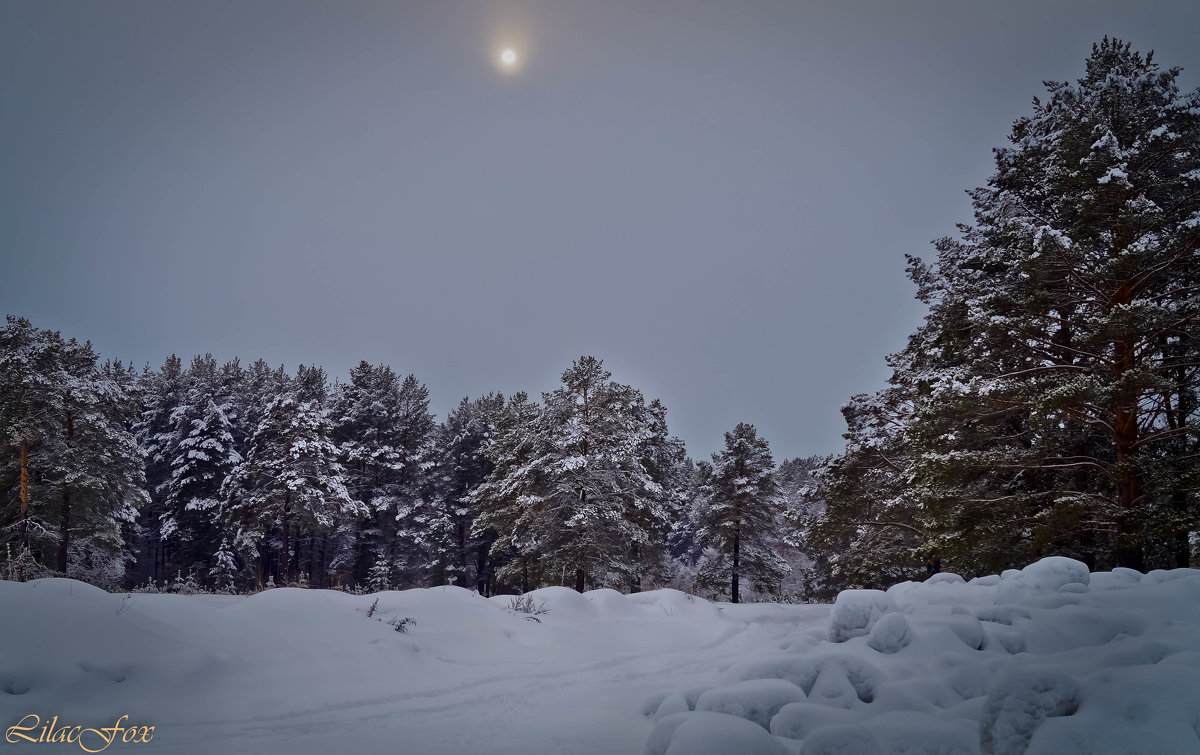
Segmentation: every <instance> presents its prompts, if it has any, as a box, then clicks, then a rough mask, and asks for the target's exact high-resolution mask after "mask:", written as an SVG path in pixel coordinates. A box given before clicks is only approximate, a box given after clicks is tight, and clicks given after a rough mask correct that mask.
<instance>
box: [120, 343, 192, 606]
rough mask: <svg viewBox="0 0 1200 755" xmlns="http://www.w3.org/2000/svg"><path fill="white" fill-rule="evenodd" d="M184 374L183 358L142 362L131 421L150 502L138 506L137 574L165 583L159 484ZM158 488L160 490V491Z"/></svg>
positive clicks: (166, 470) (165, 472)
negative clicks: (137, 405) (153, 364)
mask: <svg viewBox="0 0 1200 755" xmlns="http://www.w3.org/2000/svg"><path fill="white" fill-rule="evenodd" d="M186 380H187V376H186V374H185V372H184V369H183V360H181V359H180V358H179V357H178V356H176V355H174V354H172V355H171V356H169V357H167V359H166V360H165V361H164V362H163V365H162V367H161V368H159V369H157V370H152V369H150V367H149V365H147V366H146V368H145V370H144V371H143V373H142V375H141V378H140V379H139V381H138V391H139V393H140V394H141V397H142V406H141V416H140V417H139V418H138V419H137V421H136V422H135V423H134V426H133V431H134V436H135V437H136V438H137V443H138V449H139V451H140V453H141V454H142V457H143V459H144V460H145V469H146V484H147V490H148V491H149V494H150V503H149V504H148V505H146V506H145V507H143V508H142V510H141V512H140V514H139V516H138V522H137V530H138V533H139V537H138V541H137V560H138V563H139V564H140V566H141V569H140V572H139V577H140V576H143V575H144V576H146V577H147V578H149V579H153V580H154V581H156V582H163V583H165V582H166V581H167V580H168V579H170V578H171V574H170V571H169V570H168V569H169V567H168V562H169V561H170V560H171V559H170V555H171V554H170V553H169V552H168V549H167V548H165V547H164V544H163V541H162V531H161V526H162V521H161V520H162V517H163V515H164V514H165V513H166V503H165V498H166V491H165V490H164V489H163V488H162V485H164V484H165V483H166V481H167V479H168V478H169V477H170V473H171V459H172V458H174V455H173V454H172V452H171V449H170V442H171V438H172V423H171V417H172V415H173V414H174V412H175V411H176V410H177V409H178V408H179V407H180V406H181V405H182V404H183V402H184V400H185V397H186V390H187V385H186ZM160 491H162V492H160Z"/></svg>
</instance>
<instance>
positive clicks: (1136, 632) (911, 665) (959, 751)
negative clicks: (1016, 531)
mask: <svg viewBox="0 0 1200 755" xmlns="http://www.w3.org/2000/svg"><path fill="white" fill-rule="evenodd" d="M802 640H803V641H802ZM775 647H776V648H784V649H786V650H787V651H788V652H783V653H780V652H778V650H774V651H768V650H764V651H763V652H761V653H759V654H756V655H754V656H751V657H747V658H745V659H743V660H741V661H739V662H737V663H735V664H733V665H731V666H730V667H729V668H727V669H726V670H725V673H724V674H723V676H722V677H721V682H720V684H718V685H717V686H715V687H713V688H711V689H709V690H708V691H706V692H704V694H703V695H702V696H701V703H700V705H699V706H698V707H697V706H695V705H691V706H689V707H692V708H694V709H696V710H697V711H701V712H710V711H711V712H721V713H725V714H732V715H733V716H736V717H737V718H739V719H744V720H745V721H746V722H752V723H756V724H758V725H759V726H762V727H765V728H766V729H767V730H768V731H770V733H771V734H772V735H774V736H775V737H776V739H777V741H779V742H783V743H785V745H786V746H787V747H788V749H789V751H791V752H793V753H800V754H801V755H1089V754H1091V753H1107V752H1114V753H1115V752H1121V753H1125V752H1128V753H1146V754H1147V755H1149V754H1151V753H1153V754H1155V755H1160V754H1161V755H1170V754H1173V753H1182V752H1198V753H1200V684H1197V683H1196V681H1195V680H1196V679H1197V678H1200V571H1197V570H1191V569H1176V570H1169V571H1156V572H1151V573H1149V574H1147V575H1144V576H1143V575H1141V574H1139V573H1137V572H1131V571H1129V570H1116V571H1113V572H1101V573H1097V574H1090V573H1089V572H1088V571H1087V568H1086V567H1085V566H1084V564H1082V563H1081V562H1079V561H1075V560H1073V559H1069V558H1061V557H1053V558H1047V559H1043V560H1042V561H1039V562H1037V563H1035V564H1031V565H1029V566H1027V567H1025V568H1024V569H1020V570H1016V569H1012V570H1008V571H1006V572H1004V574H1001V575H991V576H987V577H977V578H973V579H971V580H970V581H965V580H963V579H962V578H961V577H959V576H958V575H953V574H939V575H935V576H934V577H933V578H931V579H928V580H926V581H924V582H906V583H902V584H899V585H896V586H894V587H892V588H891V589H889V590H888V591H887V592H886V593H885V592H880V591H878V590H848V591H845V592H843V593H841V594H840V595H839V596H838V598H837V602H836V603H835V604H834V606H833V607H832V610H831V612H830V614H829V617H828V624H827V631H826V632H824V633H812V632H797V635H796V639H795V640H793V641H791V642H788V643H782V644H779V645H776V646H775ZM756 680H757V681H758V682H760V683H767V682H771V683H772V684H771V686H761V687H757V686H755V685H754V683H755V681H756ZM785 690H786V691H792V690H795V691H794V692H793V694H795V695H796V699H794V700H788V701H787V702H786V703H784V704H782V705H779V704H778V703H780V702H781V701H784V700H785V699H786V694H785V692H784V691H785ZM775 693H777V694H775ZM801 694H802V695H803V697H800V695H801ZM667 699H669V698H663V699H661V700H659V701H658V702H659V703H661V704H660V705H658V706H657V711H658V712H659V714H658V715H657V720H659V724H660V725H662V724H663V722H668V721H670V722H674V723H678V722H679V721H681V720H684V719H681V718H674V717H673V716H672V715H670V714H674V715H675V716H677V715H678V711H681V710H682V709H683V707H684V706H685V705H687V700H686V699H684V698H683V697H682V695H680V696H679V698H678V699H676V700H674V702H673V703H672V704H671V705H667V704H666V700H667ZM768 714H769V720H767V722H766V723H765V724H764V718H765V717H766V716H767V715H768ZM691 715H697V714H696V713H693V714H691ZM717 720H720V719H717ZM673 725H674V724H673ZM742 728H744V727H742ZM656 731H657V736H659V737H666V739H662V741H663V742H669V743H670V744H672V745H674V744H675V742H676V741H677V740H675V739H673V738H671V737H668V736H667V735H666V734H664V733H663V732H665V731H666V729H662V730H656ZM689 746H690V745H689ZM763 746H768V745H763ZM680 747H682V745H680ZM648 751H650V750H648ZM655 751H661V752H665V751H666V750H665V746H664V748H662V749H659V750H655ZM672 751H674V750H672ZM680 751H682V750H680ZM729 751H730V752H737V751H739V750H738V749H737V748H733V749H731V750H729Z"/></svg>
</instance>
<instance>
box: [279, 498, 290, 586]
mask: <svg viewBox="0 0 1200 755" xmlns="http://www.w3.org/2000/svg"><path fill="white" fill-rule="evenodd" d="M291 504H292V495H291V493H287V494H285V495H284V497H283V550H282V551H281V552H280V554H279V581H280V582H282V583H283V585H284V586H286V585H287V583H288V577H289V572H290V570H291V567H292V559H291V556H290V555H289V554H290V552H291V549H290V547H289V545H290V544H289V543H288V514H289V513H290V512H289V511H288V509H289V508H291Z"/></svg>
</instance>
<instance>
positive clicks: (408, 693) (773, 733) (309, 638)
mask: <svg viewBox="0 0 1200 755" xmlns="http://www.w3.org/2000/svg"><path fill="white" fill-rule="evenodd" d="M527 597H528V598H529V600H530V604H531V605H532V607H533V608H534V609H535V611H537V613H535V614H533V615H530V614H526V613H522V612H520V611H516V610H513V601H514V598H513V597H509V596H505V597H496V598H490V599H485V598H482V597H480V596H478V595H476V594H474V593H472V592H470V591H468V590H464V589H460V588H454V587H446V588H440V587H439V588H431V589H421V590H406V591H402V592H383V593H378V594H375V595H366V596H354V595H347V594H343V593H338V592H331V591H323V590H295V589H276V590H270V591H267V592H264V593H261V594H258V595H254V596H250V597H229V596H203V595H196V596H182V595H141V594H135V595H132V596H125V595H119V594H117V595H114V594H109V593H105V592H103V591H101V590H98V589H96V588H94V587H90V586H88V585H86V584H83V583H80V582H76V581H72V580H61V579H52V580H41V581H37V582H31V583H26V584H18V583H12V582H0V638H3V642H0V722H3V723H4V724H5V726H8V725H12V724H13V723H15V722H16V721H18V720H19V719H20V718H21V717H22V716H25V715H27V714H29V713H37V714H39V715H42V716H45V717H47V718H48V717H49V716H53V715H57V716H59V717H60V720H63V721H71V722H75V723H79V724H86V725H92V726H96V725H105V726H108V725H111V723H112V721H113V720H115V719H116V718H117V717H118V716H120V715H125V714H128V715H129V716H130V719H131V722H133V723H137V724H149V725H154V726H156V736H155V739H154V742H153V743H152V744H150V745H140V746H139V748H138V749H139V750H140V751H147V752H169V753H187V754H191V753H211V752H222V753H274V752H288V753H328V752H356V753H374V752H414V753H416V752H419V753H423V754H428V755H439V754H449V753H467V752H488V753H500V754H508V753H511V754H513V755H515V754H516V753H522V754H523V755H529V754H530V753H534V754H536V753H577V754H588V755H601V754H604V755H615V754H619V753H639V752H644V753H649V754H651V755H655V754H662V755H665V754H667V753H670V754H671V755H678V754H679V753H689V754H690V755H706V754H710V755H713V754H721V755H734V754H735V753H736V754H738V755H754V754H755V753H773V754H782V755H797V753H803V754H804V755H813V754H814V753H816V754H817V755H823V754H824V755H828V754H830V753H844V754H847V755H848V754H850V753H853V754H854V755H871V754H872V753H878V754H879V755H955V754H957V753H965V754H967V755H974V754H975V753H987V754H989V755H1018V754H1020V753H1029V754H1031V755H1049V754H1050V753H1054V754H1055V755H1058V754H1060V753H1061V754H1064V755H1083V754H1084V753H1089V754H1093V755H1095V754H1100V755H1103V754H1104V753H1138V754H1142V755H1149V754H1153V753H1163V754H1166V753H1171V754H1172V755H1174V754H1175V753H1189V752H1198V753H1200V682H1197V680H1198V679H1200V571H1193V570H1186V569H1184V570H1175V571H1165V572H1151V573H1150V574H1147V575H1144V576H1143V575H1141V574H1138V573H1136V572H1130V571H1128V570H1116V571H1113V572H1106V573H1096V574H1088V573H1087V571H1086V569H1083V568H1082V564H1079V563H1078V562H1073V561H1070V560H1068V559H1046V560H1044V561H1041V562H1038V563H1037V564H1034V565H1032V566H1030V567H1027V568H1026V569H1023V570H1019V571H1018V570H1013V571H1009V572H1006V573H1005V574H1003V575H993V576H990V577H983V578H979V579H973V580H970V581H969V582H968V581H964V580H962V579H961V578H958V577H956V576H954V575H937V576H936V577H934V578H933V579H931V580H929V581H926V582H923V583H905V584H901V585H897V586H895V587H893V588H892V589H890V590H887V591H886V592H879V591H850V592H846V593H843V594H842V595H841V596H839V598H838V600H837V602H836V603H835V604H834V605H832V606H792V605H773V604H742V605H727V604H719V605H718V604H713V603H710V602H708V601H705V600H703V599H700V598H696V597H693V596H689V595H686V594H684V593H681V592H677V591H674V590H656V591H651V592H645V593H640V594H636V595H621V594H620V593H617V592H615V591H612V590H594V591H591V592H588V593H585V594H583V595H580V594H578V593H576V592H574V591H573V590H570V589H567V588H562V587H551V588H544V589H541V590H536V591H534V592H533V593H530V594H529V595H528V596H527ZM376 601H378V603H377V604H375V602H376ZM372 604H375V612H374V614H373V615H372V616H370V617H368V616H367V613H368V612H369V611H370V608H371V606H372ZM404 618H410V619H413V620H414V623H411V624H409V625H408V626H407V628H406V631H403V632H398V631H396V629H395V628H394V625H395V623H397V622H398V621H399V620H400V619H404ZM835 638H838V639H839V640H840V641H835ZM56 747H57V749H56ZM38 751H39V752H45V753H55V752H78V748H77V747H76V746H66V745H63V746H57V745H46V744H39V745H38Z"/></svg>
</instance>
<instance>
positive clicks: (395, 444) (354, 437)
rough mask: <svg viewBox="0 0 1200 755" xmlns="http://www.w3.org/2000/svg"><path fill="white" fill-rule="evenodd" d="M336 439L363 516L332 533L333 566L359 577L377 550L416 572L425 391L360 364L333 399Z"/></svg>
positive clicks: (427, 417) (427, 418) (427, 429)
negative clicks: (333, 539)
mask: <svg viewBox="0 0 1200 755" xmlns="http://www.w3.org/2000/svg"><path fill="white" fill-rule="evenodd" d="M333 417H334V418H335V420H334V435H333V437H334V439H335V441H336V442H337V443H338V447H339V452H340V459H341V460H342V463H343V465H344V466H345V469H346V474H347V483H348V485H349V486H350V490H351V492H352V494H353V495H354V497H355V498H356V499H358V500H361V501H362V502H363V503H364V504H365V509H364V514H363V517H362V518H361V519H360V520H359V521H356V522H346V523H345V524H344V527H343V529H342V530H341V531H340V532H339V533H338V535H339V536H338V537H337V541H338V542H337V543H336V547H337V553H336V554H335V556H334V567H335V568H336V569H337V570H339V571H348V572H349V576H350V578H351V580H352V581H361V580H363V579H366V578H367V576H368V570H369V569H370V567H371V565H372V564H373V563H374V560H375V558H376V557H377V555H378V554H379V553H386V554H388V556H389V558H392V559H393V561H394V562H396V563H397V564H403V565H406V566H408V567H409V568H410V570H411V571H412V572H414V573H415V572H416V571H417V570H419V569H420V567H421V566H422V565H423V558H424V554H423V553H421V552H420V551H421V543H420V542H419V535H420V531H421V526H420V524H421V522H420V519H421V517H422V511H421V505H420V504H421V503H422V500H423V497H422V492H423V491H422V485H423V483H424V482H425V481H424V479H423V468H422V467H423V465H424V464H425V463H426V461H427V459H426V457H427V454H428V443H429V439H430V434H431V432H432V430H433V415H432V414H430V412H429V391H428V389H426V388H425V386H424V385H422V384H420V383H419V382H418V381H417V379H416V378H415V377H414V376H412V375H409V376H408V377H406V378H404V379H403V380H401V379H400V378H399V377H398V376H397V375H396V373H395V372H393V371H392V368H391V367H388V366H386V365H379V366H378V367H376V366H372V365H370V364H368V363H367V362H361V363H359V365H358V367H356V368H354V369H352V370H351V371H350V382H349V383H348V384H345V385H341V386H338V391H337V393H336V396H335V397H334V399H333Z"/></svg>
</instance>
